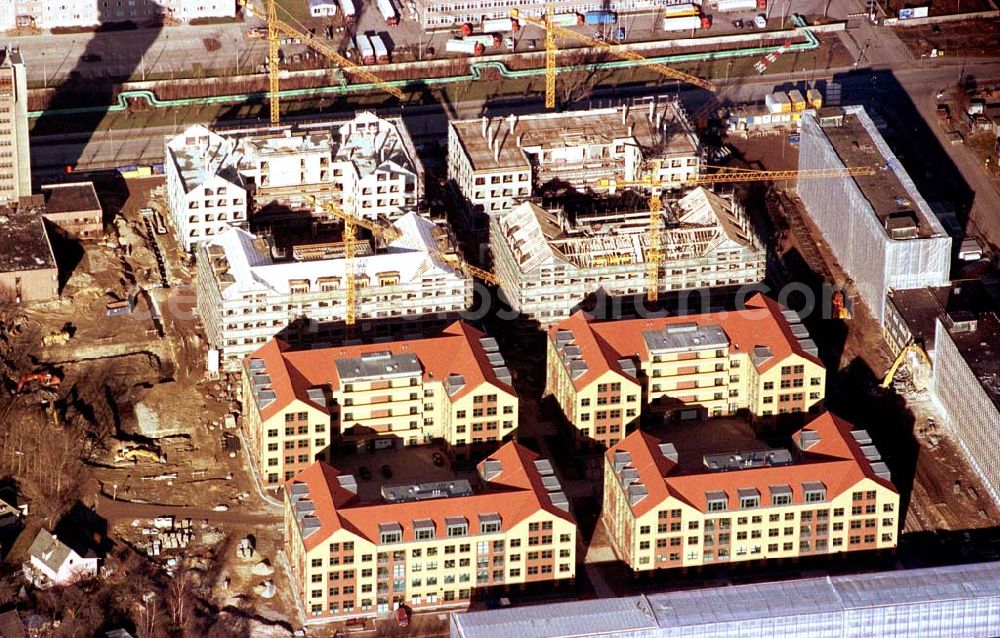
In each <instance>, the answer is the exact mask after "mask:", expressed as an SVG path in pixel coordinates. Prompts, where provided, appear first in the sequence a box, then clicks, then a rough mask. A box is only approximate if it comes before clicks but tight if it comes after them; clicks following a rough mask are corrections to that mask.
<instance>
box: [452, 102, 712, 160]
mask: <svg viewBox="0 0 1000 638" xmlns="http://www.w3.org/2000/svg"><path fill="white" fill-rule="evenodd" d="M681 117H683V115H682V113H681V110H680V107H679V106H678V105H676V103H674V102H672V101H664V102H660V103H659V104H657V103H652V102H651V103H650V104H649V106H648V107H646V108H639V107H634V108H633V107H630V106H628V105H623V106H618V107H611V108H601V109H591V110H588V111H566V112H562V113H540V114H535V115H523V116H516V115H511V116H509V117H507V118H492V119H491V118H487V117H483V118H480V119H475V120H457V121H452V122H451V126H452V127H454V129H455V131H456V133H457V134H458V138H459V140H460V141H461V143H462V146H463V148H464V150H465V153H466V155H467V156H468V157H469V161H470V163H471V164H472V168H473V170H476V171H493V170H504V169H512V170H516V169H523V170H529V169H530V168H531V166H532V162H531V161H530V160H529V157H528V155H529V154H539V153H544V152H545V151H546V150H551V149H557V148H577V147H591V146H608V145H611V144H614V143H625V142H628V141H631V142H632V143H634V144H637V145H638V146H639V147H640V148H643V149H654V148H655V149H658V151H659V152H658V153H657V156H659V157H668V156H670V155H674V154H677V155H681V154H683V155H692V154H695V153H697V152H698V145H697V140H696V139H695V138H693V136H691V135H688V134H686V133H685V134H678V135H675V134H668V133H669V129H670V126H669V124H670V122H673V121H675V120H678V119H679V118H681ZM664 122H666V123H667V124H666V125H664Z"/></svg>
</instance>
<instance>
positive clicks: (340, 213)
mask: <svg viewBox="0 0 1000 638" xmlns="http://www.w3.org/2000/svg"><path fill="white" fill-rule="evenodd" d="M305 199H306V201H308V202H309V203H311V204H316V205H318V206H320V207H321V208H322V209H323V210H324V211H326V212H327V213H328V214H330V215H332V216H334V217H336V218H338V219H341V220H343V222H344V259H345V260H346V264H345V269H344V273H345V276H344V279H345V283H346V286H347V300H346V304H347V312H346V319H345V323H346V324H347V325H348V326H352V325H354V323H355V321H356V320H357V290H356V288H355V271H354V258H355V256H356V249H357V237H356V235H355V232H356V230H357V226H361V227H362V228H365V229H367V230H368V231H369V232H371V234H372V235H374V236H375V237H378V238H379V239H381V240H382V241H383V242H385V243H386V244H388V243H390V242H393V241H396V240H397V239H399V238H400V237H402V234H401V233H400V232H399V231H398V230H396V228H395V227H394V226H391V225H389V224H387V223H380V222H374V221H371V220H368V219H365V218H364V217H358V216H356V215H353V214H351V213H348V212H347V211H345V210H344V209H342V208H341V207H340V206H337V205H336V204H334V203H333V202H331V201H329V200H326V201H318V200H317V199H316V198H315V197H313V196H312V195H306V196H305ZM427 253H428V254H429V255H430V256H431V257H434V258H436V259H438V260H439V261H441V262H442V263H444V264H446V265H447V266H449V267H451V268H454V269H455V270H459V271H461V272H464V273H465V274H467V275H469V276H470V277H475V278H476V279H479V280H481V281H485V282H486V283H488V284H491V285H494V286H497V285H499V284H500V279H499V278H498V277H497V276H496V275H494V274H493V273H491V272H489V271H488V270H483V269H482V268H478V267H476V266H473V265H472V264H469V263H466V262H465V261H463V260H462V259H461V258H460V257H458V256H457V255H449V254H446V253H443V252H441V251H440V250H437V249H434V248H428V250H427Z"/></svg>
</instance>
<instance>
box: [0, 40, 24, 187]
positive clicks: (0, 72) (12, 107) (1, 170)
mask: <svg viewBox="0 0 1000 638" xmlns="http://www.w3.org/2000/svg"><path fill="white" fill-rule="evenodd" d="M0 147H4V149H5V150H4V152H2V153H0V203H9V204H17V203H18V201H19V200H20V199H21V198H22V197H29V196H30V195H31V155H30V153H29V149H28V80H27V74H26V71H25V69H24V59H23V58H22V57H21V52H20V51H19V50H18V48H17V47H6V48H0Z"/></svg>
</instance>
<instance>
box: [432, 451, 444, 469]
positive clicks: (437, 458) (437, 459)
mask: <svg viewBox="0 0 1000 638" xmlns="http://www.w3.org/2000/svg"><path fill="white" fill-rule="evenodd" d="M431 460H432V461H434V465H436V466H438V467H444V457H443V456H441V453H440V452H435V453H434V454H432V455H431Z"/></svg>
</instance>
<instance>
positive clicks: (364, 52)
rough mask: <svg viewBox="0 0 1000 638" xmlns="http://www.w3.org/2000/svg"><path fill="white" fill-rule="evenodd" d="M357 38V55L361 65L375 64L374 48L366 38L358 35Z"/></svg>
mask: <svg viewBox="0 0 1000 638" xmlns="http://www.w3.org/2000/svg"><path fill="white" fill-rule="evenodd" d="M357 38H358V53H359V54H360V56H361V63H362V64H375V47H373V46H372V42H371V40H369V39H368V36H366V35H364V34H363V33H362V34H359V35H358V36H357Z"/></svg>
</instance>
